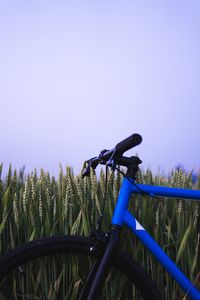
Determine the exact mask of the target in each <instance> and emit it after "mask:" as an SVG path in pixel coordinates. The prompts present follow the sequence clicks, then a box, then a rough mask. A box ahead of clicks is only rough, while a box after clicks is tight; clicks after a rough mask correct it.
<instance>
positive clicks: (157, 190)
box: [131, 179, 200, 200]
mask: <svg viewBox="0 0 200 300" xmlns="http://www.w3.org/2000/svg"><path fill="white" fill-rule="evenodd" d="M131 180H132V179H131ZM137 186H138V187H139V188H140V189H141V190H142V191H144V192H146V193H148V194H150V196H152V197H154V196H163V197H173V198H185V199H194V200H200V190H188V189H182V188H181V189H180V188H171V187H170V188H169V187H161V186H152V185H145V184H137ZM131 193H134V194H141V193H142V192H140V191H139V190H138V189H137V187H136V186H133V185H132V184H131Z"/></svg>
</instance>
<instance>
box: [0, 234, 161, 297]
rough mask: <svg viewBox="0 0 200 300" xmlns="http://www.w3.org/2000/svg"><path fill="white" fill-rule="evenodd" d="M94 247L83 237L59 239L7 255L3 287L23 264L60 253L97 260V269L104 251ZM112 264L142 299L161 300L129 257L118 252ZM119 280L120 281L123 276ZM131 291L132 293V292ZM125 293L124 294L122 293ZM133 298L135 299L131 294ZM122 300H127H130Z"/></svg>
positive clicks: (1, 270)
mask: <svg viewBox="0 0 200 300" xmlns="http://www.w3.org/2000/svg"><path fill="white" fill-rule="evenodd" d="M95 244H96V241H95V240H94V239H93V238H87V237H80V236H61V237H59V236H57V237H50V238H46V239H41V240H37V241H32V242H29V243H27V244H25V245H23V246H20V247H18V248H16V249H14V250H12V251H10V252H8V253H7V254H5V255H4V256H2V257H1V258H0V283H1V282H2V281H3V280H4V279H5V277H6V276H8V278H9V274H10V272H11V271H12V270H13V269H18V268H22V267H23V265H24V264H26V263H29V262H32V261H33V263H34V262H35V259H36V258H42V262H43V259H44V258H45V257H46V256H50V255H56V254H58V255H61V253H62V254H63V253H65V254H68V255H70V254H77V255H78V256H81V257H82V256H85V257H87V256H88V257H91V258H93V259H96V266H97V267H98V260H100V259H101V256H102V253H103V252H102V248H101V247H99V246H98V247H94V246H95ZM93 247H94V248H95V250H94V251H90V249H91V248H93ZM111 264H112V266H114V267H115V268H117V269H118V270H119V271H120V274H124V275H125V276H126V277H127V278H128V279H129V280H130V282H131V284H133V285H134V286H135V288H136V289H137V290H138V291H140V292H141V295H142V296H143V299H145V300H151V299H152V300H158V299H159V300H160V299H161V295H160V293H159V291H158V290H157V288H156V286H155V284H154V283H153V282H152V280H151V279H150V278H149V277H148V275H147V274H146V273H145V272H144V271H143V270H142V269H141V267H140V266H139V265H138V264H137V263H136V262H135V261H134V260H133V259H132V258H131V257H130V256H129V255H127V254H126V253H123V252H121V251H119V250H117V251H116V252H115V255H113V257H112V260H111ZM93 266H94V265H93ZM93 274H94V273H93ZM114 274H115V272H114ZM6 278H7V277H6ZM119 278H120V280H121V275H120V277H119ZM91 279H92V278H91ZM0 291H1V293H2V292H3V291H2V290H1V289H0ZM130 291H132V289H131V290H130ZM5 293H7V294H6V295H9V298H8V297H7V298H5V299H14V297H12V295H10V288H9V289H8V290H6V291H5ZM122 293H124V291H123V290H122ZM130 295H132V292H131V293H130ZM5 297H6V296H5ZM19 299H21V298H19ZM23 299H24V298H23ZM58 299H60V298H58ZM61 299H62V298H61ZM85 299H87V298H85ZM85 299H84V300H85ZM100 299H102V298H100ZM120 299H123V300H124V299H127V298H120ZM128 299H132V296H131V298H130V297H128ZM139 299H141V298H139ZM93 300H94V299H93Z"/></svg>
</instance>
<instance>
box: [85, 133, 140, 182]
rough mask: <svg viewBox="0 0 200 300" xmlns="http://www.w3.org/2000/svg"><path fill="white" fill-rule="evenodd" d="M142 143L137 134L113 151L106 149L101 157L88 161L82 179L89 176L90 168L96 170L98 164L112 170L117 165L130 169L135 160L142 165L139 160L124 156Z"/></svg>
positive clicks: (101, 153)
mask: <svg viewBox="0 0 200 300" xmlns="http://www.w3.org/2000/svg"><path fill="white" fill-rule="evenodd" d="M141 142H142V137H141V135H139V134H137V133H135V134H132V135H131V136H129V137H128V138H126V139H125V140H123V141H121V142H120V143H118V144H117V145H116V146H115V147H114V148H113V149H111V150H106V149H104V150H103V151H101V152H100V154H99V156H97V157H93V158H91V159H89V160H87V161H86V168H85V170H84V172H83V174H82V177H85V176H89V175H90V168H92V169H93V170H95V169H96V167H97V166H98V164H107V165H108V166H109V167H111V168H112V170H115V166H116V165H121V166H126V167H128V166H129V165H130V164H133V159H135V160H138V163H141V161H140V160H139V158H135V157H131V158H129V157H123V156H122V155H123V153H124V152H125V151H127V150H130V149H131V148H133V147H135V146H137V145H139V144H140V143H141ZM139 161H140V162H139ZM134 164H135V162H134Z"/></svg>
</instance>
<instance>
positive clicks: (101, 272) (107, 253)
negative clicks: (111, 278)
mask: <svg viewBox="0 0 200 300" xmlns="http://www.w3.org/2000/svg"><path fill="white" fill-rule="evenodd" d="M119 232H120V227H119V226H112V228H111V231H110V234H109V239H108V242H107V244H106V247H105V249H104V253H103V255H102V256H101V257H100V258H98V259H97V260H96V261H95V263H94V264H93V266H92V268H91V270H90V272H89V274H88V277H87V280H86V283H85V286H84V289H83V291H82V293H81V295H80V297H79V300H86V299H87V300H96V299H97V297H98V296H99V293H100V291H101V290H102V287H103V284H104V281H105V278H106V275H107V273H108V270H109V267H110V264H111V260H112V257H113V256H114V252H115V250H116V248H117V244H118V241H119ZM90 251H92V249H91V250H90Z"/></svg>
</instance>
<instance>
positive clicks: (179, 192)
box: [112, 178, 200, 300]
mask: <svg viewBox="0 0 200 300" xmlns="http://www.w3.org/2000/svg"><path fill="white" fill-rule="evenodd" d="M131 181H133V179H131V178H130V180H128V179H127V178H124V180H123V183H122V186H121V190H120V193H119V197H118V199H117V204H116V208H115V211H114V214H113V218H112V225H118V226H122V225H127V226H128V227H129V228H130V229H131V231H132V232H133V233H134V234H135V235H136V236H137V237H138V238H139V239H140V241H141V242H142V243H143V244H144V245H145V246H146V247H147V248H148V249H149V250H150V252H151V253H152V254H153V255H154V256H155V257H156V259H157V260H158V261H159V262H160V263H161V264H162V265H163V266H164V268H165V269H166V270H167V271H168V272H169V273H170V274H171V276H172V277H173V278H174V279H175V280H176V282H177V283H178V284H179V285H180V286H181V287H182V288H183V290H184V291H185V293H186V294H187V295H189V296H190V297H191V298H192V299H194V300H200V291H198V290H197V289H196V288H195V287H194V285H193V284H192V283H191V282H190V281H189V280H188V278H187V277H186V276H185V275H184V274H183V273H182V272H181V270H180V269H179V268H178V267H177V266H176V265H175V263H174V262H173V261H172V260H171V259H170V258H169V257H168V256H167V255H166V254H165V252H164V251H163V250H162V249H161V247H160V246H159V245H158V244H157V243H156V242H155V240H154V239H153V238H152V237H151V236H150V235H149V234H148V232H147V231H146V230H145V229H144V228H143V227H142V226H141V224H140V223H139V222H138V221H137V220H136V219H135V218H134V216H133V215H132V214H131V213H130V212H129V211H128V204H129V200H130V196H131V194H139V193H142V191H144V192H146V193H148V194H150V195H152V196H164V197H177V198H187V199H196V200H200V191H198V190H196V191H195V190H185V189H177V188H167V187H158V186H150V185H142V184H138V185H137V186H138V188H139V189H141V191H140V190H139V189H138V188H137V187H136V186H134V185H133V184H132V183H131Z"/></svg>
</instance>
